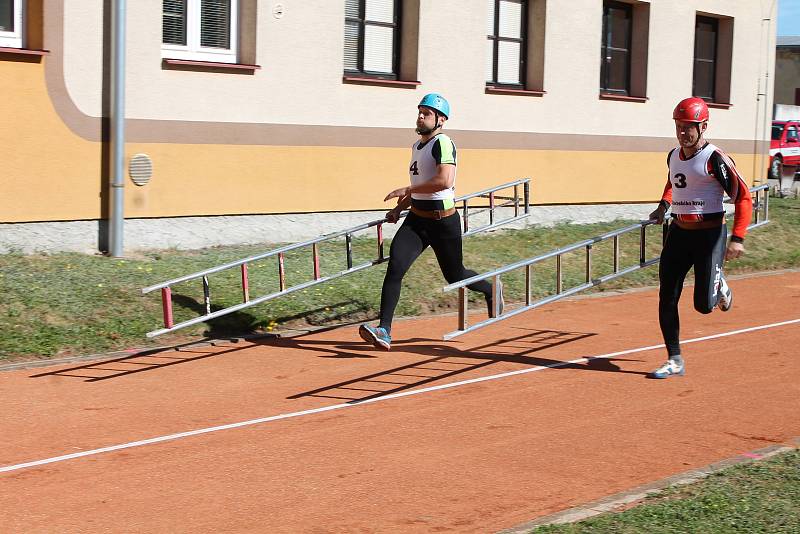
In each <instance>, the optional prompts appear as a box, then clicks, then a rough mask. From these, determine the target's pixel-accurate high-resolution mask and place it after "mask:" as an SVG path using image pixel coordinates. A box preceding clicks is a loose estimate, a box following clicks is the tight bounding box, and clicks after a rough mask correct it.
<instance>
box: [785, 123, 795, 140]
mask: <svg viewBox="0 0 800 534" xmlns="http://www.w3.org/2000/svg"><path fill="white" fill-rule="evenodd" d="M789 139H794V140H795V141H797V129H796V128H795V127H794V126H790V127H789V128H787V129H786V140H787V141H788V140H789Z"/></svg>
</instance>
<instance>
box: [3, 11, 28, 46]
mask: <svg viewBox="0 0 800 534" xmlns="http://www.w3.org/2000/svg"><path fill="white" fill-rule="evenodd" d="M22 3H23V0H0V47H6V48H22V37H23V33H24V32H23V24H22V20H23V19H22V11H23V9H22Z"/></svg>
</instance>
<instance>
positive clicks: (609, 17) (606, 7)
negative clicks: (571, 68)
mask: <svg viewBox="0 0 800 534" xmlns="http://www.w3.org/2000/svg"><path fill="white" fill-rule="evenodd" d="M632 22H633V19H632V10H631V7H630V6H629V5H627V4H621V3H618V2H605V3H604V4H603V41H602V43H601V47H600V54H601V55H600V62H601V66H600V90H601V91H609V92H615V93H622V94H628V92H629V90H630V88H629V85H630V82H629V80H630V41H631V28H632Z"/></svg>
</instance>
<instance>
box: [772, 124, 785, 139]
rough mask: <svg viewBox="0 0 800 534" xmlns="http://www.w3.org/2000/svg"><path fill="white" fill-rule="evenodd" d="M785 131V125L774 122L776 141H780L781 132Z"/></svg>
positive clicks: (773, 128) (773, 135) (774, 137)
mask: <svg viewBox="0 0 800 534" xmlns="http://www.w3.org/2000/svg"><path fill="white" fill-rule="evenodd" d="M782 133H783V126H782V125H780V124H773V125H772V139H773V140H775V141H779V140H780V138H781V134H782Z"/></svg>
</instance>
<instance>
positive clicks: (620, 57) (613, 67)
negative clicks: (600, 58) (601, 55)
mask: <svg viewBox="0 0 800 534" xmlns="http://www.w3.org/2000/svg"><path fill="white" fill-rule="evenodd" d="M608 55H609V56H610V57H611V62H610V63H609V65H608V87H607V89H608V90H609V91H624V92H627V91H628V52H626V51H622V50H611V51H609V52H608Z"/></svg>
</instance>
